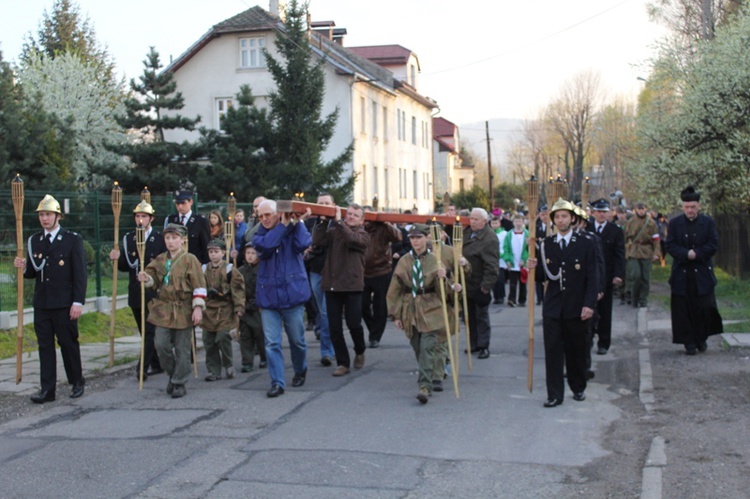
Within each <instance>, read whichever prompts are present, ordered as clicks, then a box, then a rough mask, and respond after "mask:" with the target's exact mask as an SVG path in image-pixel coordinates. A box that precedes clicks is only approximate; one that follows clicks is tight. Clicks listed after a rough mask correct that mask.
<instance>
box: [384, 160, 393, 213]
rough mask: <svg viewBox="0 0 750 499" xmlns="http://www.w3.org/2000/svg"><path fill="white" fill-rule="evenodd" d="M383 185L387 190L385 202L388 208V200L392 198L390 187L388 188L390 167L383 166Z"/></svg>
mask: <svg viewBox="0 0 750 499" xmlns="http://www.w3.org/2000/svg"><path fill="white" fill-rule="evenodd" d="M383 187H384V191H385V202H386V208H387V207H388V201H389V200H390V199H391V195H390V192H391V191H390V189H388V168H383Z"/></svg>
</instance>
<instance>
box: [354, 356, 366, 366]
mask: <svg viewBox="0 0 750 499" xmlns="http://www.w3.org/2000/svg"><path fill="white" fill-rule="evenodd" d="M363 367H365V354H364V353H361V354H359V355H355V356H354V369H362V368H363Z"/></svg>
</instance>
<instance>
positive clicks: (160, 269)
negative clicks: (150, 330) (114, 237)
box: [145, 251, 206, 329]
mask: <svg viewBox="0 0 750 499" xmlns="http://www.w3.org/2000/svg"><path fill="white" fill-rule="evenodd" d="M145 272H146V273H147V274H148V275H150V276H151V278H152V279H153V280H154V284H153V286H152V287H153V288H154V290H155V291H156V298H154V299H153V300H152V301H151V302H150V303H149V306H148V322H150V323H151V324H154V325H155V326H159V327H163V328H167V329H186V328H189V327H192V326H193V318H192V317H193V305H194V304H195V305H202V306H203V305H205V297H206V278H205V277H204V275H203V271H202V269H201V263H200V262H199V261H198V259H197V258H196V257H195V255H193V254H191V253H185V252H183V251H180V252H179V253H178V254H177V255H176V256H175V258H171V257H170V254H169V253H168V252H165V253H162V254H161V255H159V256H157V257H156V258H155V259H154V260H153V261H152V262H151V263H149V264H148V266H147V267H146V270H145Z"/></svg>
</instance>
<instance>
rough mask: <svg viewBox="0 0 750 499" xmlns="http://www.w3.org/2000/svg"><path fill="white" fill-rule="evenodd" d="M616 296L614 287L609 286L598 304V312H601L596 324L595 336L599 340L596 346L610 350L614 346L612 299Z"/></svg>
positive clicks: (594, 328)
mask: <svg viewBox="0 0 750 499" xmlns="http://www.w3.org/2000/svg"><path fill="white" fill-rule="evenodd" d="M613 296H614V287H613V286H607V288H606V289H605V291H604V297H603V298H602V299H601V300H599V302H598V303H597V304H596V310H597V312H599V320H597V321H595V322H594V325H593V326H594V327H593V334H595V335H596V337H597V338H598V339H597V340H596V346H597V347H599V348H605V349H607V350H609V347H610V345H611V344H612V298H613Z"/></svg>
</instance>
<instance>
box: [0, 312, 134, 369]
mask: <svg viewBox="0 0 750 499" xmlns="http://www.w3.org/2000/svg"><path fill="white" fill-rule="evenodd" d="M137 331H138V328H137V326H136V324H135V319H134V318H133V313H132V312H131V311H130V308H128V307H125V308H121V309H119V310H117V312H116V313H115V337H116V338H119V337H121V336H130V335H133V334H136V333H137ZM78 335H79V337H78V340H79V341H80V342H81V343H106V342H108V341H109V314H103V313H101V312H91V313H88V314H84V315H82V316H81V318H80V319H79V320H78ZM36 349H37V343H36V334H35V333H34V325H33V324H29V325H27V326H24V328H23V351H24V352H35V351H36ZM15 354H16V328H13V329H4V330H0V359H5V358H9V357H13V356H15Z"/></svg>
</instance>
